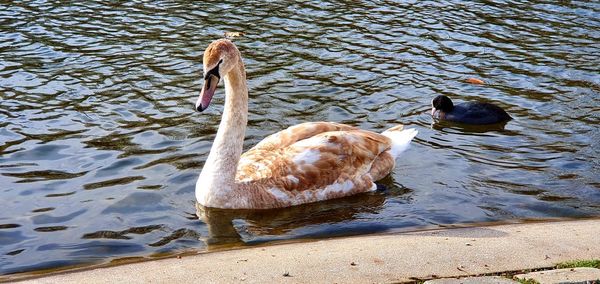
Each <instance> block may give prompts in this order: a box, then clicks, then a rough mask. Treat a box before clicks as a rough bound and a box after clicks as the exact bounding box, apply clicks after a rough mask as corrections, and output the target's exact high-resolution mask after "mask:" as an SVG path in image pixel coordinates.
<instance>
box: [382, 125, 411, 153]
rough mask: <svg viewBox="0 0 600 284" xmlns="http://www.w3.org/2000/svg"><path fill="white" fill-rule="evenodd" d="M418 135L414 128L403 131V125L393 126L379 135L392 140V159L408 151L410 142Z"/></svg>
mask: <svg viewBox="0 0 600 284" xmlns="http://www.w3.org/2000/svg"><path fill="white" fill-rule="evenodd" d="M417 133H419V131H417V130H416V129H414V128H410V129H404V125H397V126H394V127H392V128H390V129H388V130H386V131H384V132H383V133H381V135H384V136H387V137H388V138H390V139H391V140H392V149H390V154H392V157H394V159H396V158H398V156H400V154H402V152H404V151H406V149H408V146H410V141H412V139H413V138H415V136H416V135H417Z"/></svg>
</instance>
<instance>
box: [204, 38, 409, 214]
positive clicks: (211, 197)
mask: <svg viewBox="0 0 600 284" xmlns="http://www.w3.org/2000/svg"><path fill="white" fill-rule="evenodd" d="M203 67H204V85H203V87H202V91H201V92H200V96H199V98H198V100H197V102H196V105H195V107H196V110H197V111H198V112H202V111H204V110H206V108H207V107H208V106H209V104H210V101H211V99H212V97H213V95H214V94H215V90H216V88H217V86H218V84H219V81H220V80H221V78H223V81H224V85H225V106H224V110H223V114H222V118H221V122H220V124H219V129H218V131H217V134H216V137H215V140H214V142H213V145H212V147H211V149H210V153H209V154H208V158H207V159H206V162H205V164H204V167H203V168H202V171H201V173H200V176H199V178H198V181H197V182H196V189H195V194H196V200H197V201H198V203H199V205H202V206H204V207H213V208H223V209H269V208H281V207H288V206H294V205H299V204H303V203H309V202H317V201H321V200H327V199H333V198H339V197H344V196H349V195H352V194H357V193H360V192H367V191H372V190H375V189H376V186H375V183H374V181H377V180H379V179H381V178H383V177H385V176H386V175H388V174H389V173H390V172H391V171H392V169H393V167H394V165H395V159H396V158H397V157H398V155H399V154H400V153H402V152H403V151H405V150H406V149H407V148H408V146H409V143H410V141H411V140H412V139H413V138H414V137H415V135H416V134H417V130H416V129H406V130H405V129H403V126H402V125H397V126H394V127H392V128H390V129H388V130H386V131H385V132H383V133H381V134H379V133H375V132H371V131H366V130H360V129H358V128H356V127H353V126H349V125H345V124H340V123H334V122H308V123H302V124H298V125H295V126H291V127H289V128H288V129H286V130H283V131H280V132H277V133H275V134H272V135H270V136H268V137H266V138H265V139H264V140H262V141H261V142H259V143H258V144H257V145H255V146H254V147H252V148H251V149H250V150H248V151H247V152H246V153H244V154H243V155H242V147H243V141H244V133H245V131H246V124H247V122H248V87H247V84H246V71H245V68H244V63H243V62H242V57H241V54H240V52H239V50H238V48H237V47H236V46H235V45H234V44H233V43H232V42H231V41H229V40H227V39H219V40H216V41H214V42H212V43H211V44H210V45H209V46H208V47H207V48H206V50H205V52H204V59H203Z"/></svg>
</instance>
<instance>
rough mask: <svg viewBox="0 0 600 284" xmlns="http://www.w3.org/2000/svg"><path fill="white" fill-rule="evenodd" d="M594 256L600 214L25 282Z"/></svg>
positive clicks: (408, 274) (427, 267)
mask: <svg viewBox="0 0 600 284" xmlns="http://www.w3.org/2000/svg"><path fill="white" fill-rule="evenodd" d="M598 258H600V220H599V219H591V220H577V221H558V222H544V223H523V224H510V225H498V226H486V227H473V228H457V229H442V230H429V231H421V232H412V233H399V234H389V235H371V236H358V237H348V238H337V239H328V240H321V241H315V242H303V243H290V244H280V245H273V246H265V247H252V248H247V249H238V250H230V251H221V252H213V253H202V254H198V255H193V256H187V257H183V258H169V259H161V260H156V261H147V262H140V263H133V264H127V265H122V266H114V267H107V268H97V269H91V270H84V271H77V272H72V273H63V274H57V275H50V276H45V277H40V278H35V279H28V280H25V282H26V283H125V282H126V283H149V282H152V283H156V282H159V283H192V282H193V283H232V282H245V283H246V282H247V283H382V282H384V283H389V282H412V281H415V280H418V279H432V278H443V277H456V276H467V275H482V274H492V273H500V272H506V271H519V270H524V269H537V268H548V267H552V266H554V265H555V264H557V263H559V262H564V261H569V260H575V259H598Z"/></svg>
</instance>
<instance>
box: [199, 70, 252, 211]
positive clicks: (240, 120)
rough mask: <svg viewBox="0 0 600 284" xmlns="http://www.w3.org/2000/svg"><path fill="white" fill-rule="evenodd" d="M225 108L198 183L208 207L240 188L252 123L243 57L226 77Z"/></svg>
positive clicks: (200, 199) (202, 202)
mask: <svg viewBox="0 0 600 284" xmlns="http://www.w3.org/2000/svg"><path fill="white" fill-rule="evenodd" d="M224 83H225V109H224V111H223V117H222V118H221V123H220V124H219V130H218V131H217V136H216V137H215V141H214V142H213V145H212V148H211V149H210V154H209V155H208V158H207V160H206V163H205V164H204V167H203V168H202V172H201V173H200V178H199V179H198V182H197V183H196V199H197V200H198V202H199V203H200V204H202V205H204V206H210V207H212V206H211V205H214V204H217V203H219V204H221V203H223V202H226V201H227V198H228V197H230V196H231V193H232V192H234V191H235V190H236V189H237V185H236V183H235V174H236V170H237V165H238V162H239V160H240V156H241V155H242V148H243V144H244V135H245V132H246V124H247V122H248V87H247V85H246V71H245V70H244V64H243V63H242V61H241V59H240V60H239V63H238V64H236V67H234V68H233V69H232V70H231V71H229V73H227V74H226V75H225V77H224ZM221 206H222V205H221Z"/></svg>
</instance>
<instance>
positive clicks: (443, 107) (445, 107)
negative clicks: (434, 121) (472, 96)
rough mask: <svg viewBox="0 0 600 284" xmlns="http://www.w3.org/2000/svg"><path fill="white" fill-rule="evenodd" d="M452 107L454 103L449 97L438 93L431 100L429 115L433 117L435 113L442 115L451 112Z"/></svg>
mask: <svg viewBox="0 0 600 284" xmlns="http://www.w3.org/2000/svg"><path fill="white" fill-rule="evenodd" d="M452 109H454V104H453V103H452V100H451V99H450V98H449V97H446V96H443V95H440V96H437V97H435V99H433V100H432V101H431V115H432V116H433V117H435V116H436V114H439V115H440V116H443V115H444V114H445V113H448V112H451V111H452Z"/></svg>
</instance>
